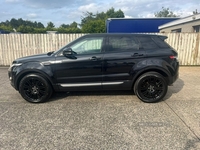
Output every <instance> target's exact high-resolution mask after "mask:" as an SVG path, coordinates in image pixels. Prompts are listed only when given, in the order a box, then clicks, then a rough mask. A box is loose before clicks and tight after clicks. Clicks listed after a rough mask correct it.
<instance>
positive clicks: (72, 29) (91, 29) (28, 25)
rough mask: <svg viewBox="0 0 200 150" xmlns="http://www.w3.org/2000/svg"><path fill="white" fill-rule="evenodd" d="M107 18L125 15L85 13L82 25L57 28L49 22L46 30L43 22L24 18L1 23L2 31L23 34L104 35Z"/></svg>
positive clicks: (121, 13)
mask: <svg viewBox="0 0 200 150" xmlns="http://www.w3.org/2000/svg"><path fill="white" fill-rule="evenodd" d="M107 18H124V13H123V12H122V11H121V10H120V9H119V10H118V11H115V9H114V8H110V9H109V10H107V11H106V12H100V13H98V12H97V13H96V14H93V13H92V12H86V13H84V16H83V17H82V19H81V24H80V25H79V24H78V23H76V22H72V23H71V24H61V25H60V27H58V28H56V27H55V25H54V23H53V22H48V23H47V27H46V28H45V27H44V25H43V24H42V23H41V22H36V21H35V22H32V21H29V20H23V19H22V18H19V19H15V18H12V19H11V20H10V21H8V20H6V21H5V22H1V23H0V30H4V31H9V32H14V31H16V32H21V33H46V31H58V33H104V32H105V31H106V26H105V21H106V19H107Z"/></svg>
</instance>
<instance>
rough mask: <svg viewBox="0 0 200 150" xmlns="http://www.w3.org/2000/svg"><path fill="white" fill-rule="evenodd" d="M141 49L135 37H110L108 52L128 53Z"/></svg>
mask: <svg viewBox="0 0 200 150" xmlns="http://www.w3.org/2000/svg"><path fill="white" fill-rule="evenodd" d="M135 49H139V44H138V43H137V42H136V41H135V40H134V39H133V37H125V36H119V37H109V41H108V50H107V51H126V50H135Z"/></svg>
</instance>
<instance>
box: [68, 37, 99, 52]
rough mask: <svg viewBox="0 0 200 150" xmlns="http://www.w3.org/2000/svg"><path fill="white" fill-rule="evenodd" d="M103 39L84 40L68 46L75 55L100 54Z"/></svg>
mask: <svg viewBox="0 0 200 150" xmlns="http://www.w3.org/2000/svg"><path fill="white" fill-rule="evenodd" d="M102 43H103V37H92V38H85V39H82V40H80V41H78V42H77V43H75V44H73V45H71V46H70V48H71V49H72V50H73V51H74V52H76V53H77V54H91V53H100V52H101V47H102Z"/></svg>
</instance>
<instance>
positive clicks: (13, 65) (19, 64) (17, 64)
mask: <svg viewBox="0 0 200 150" xmlns="http://www.w3.org/2000/svg"><path fill="white" fill-rule="evenodd" d="M21 65H22V63H16V64H12V65H10V68H12V67H17V66H21Z"/></svg>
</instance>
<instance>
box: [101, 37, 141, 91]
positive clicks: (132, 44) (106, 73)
mask: <svg viewBox="0 0 200 150" xmlns="http://www.w3.org/2000/svg"><path fill="white" fill-rule="evenodd" d="M143 57H145V51H144V50H142V49H140V45H139V43H138V41H137V39H136V38H134V36H132V35H123V34H121V35H109V36H108V37H107V41H106V49H105V53H104V57H103V82H102V85H103V89H106V90H108V89H110V90H112V89H122V90H123V89H124V90H126V89H130V88H131V87H132V79H133V76H132V75H133V74H132V70H133V69H132V68H133V67H134V65H135V64H136V63H137V62H138V61H140V60H141V59H142V58H143Z"/></svg>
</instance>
